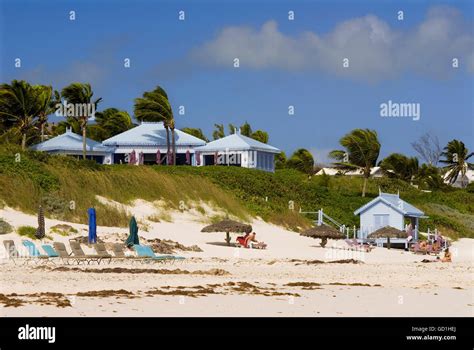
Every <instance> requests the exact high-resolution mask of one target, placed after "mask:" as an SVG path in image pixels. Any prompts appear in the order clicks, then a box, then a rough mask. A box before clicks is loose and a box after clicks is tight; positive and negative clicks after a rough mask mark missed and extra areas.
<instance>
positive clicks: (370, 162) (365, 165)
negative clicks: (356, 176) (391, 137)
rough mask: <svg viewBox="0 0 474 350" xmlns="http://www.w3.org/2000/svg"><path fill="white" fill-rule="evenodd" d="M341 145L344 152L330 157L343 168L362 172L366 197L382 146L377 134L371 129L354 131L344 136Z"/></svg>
mask: <svg viewBox="0 0 474 350" xmlns="http://www.w3.org/2000/svg"><path fill="white" fill-rule="evenodd" d="M339 143H340V144H341V146H342V147H344V150H334V151H332V152H331V153H330V156H331V157H332V158H334V159H336V160H337V163H336V164H337V165H339V166H340V167H341V168H346V169H359V170H361V171H362V175H363V178H364V186H363V187H362V197H365V194H366V190H367V182H368V179H369V177H370V172H371V169H372V167H374V166H375V164H376V163H377V159H378V157H379V153H380V147H381V146H380V142H379V140H378V137H377V132H376V131H375V130H369V129H354V130H352V131H351V132H350V133H348V134H346V135H344V136H343V137H342V138H341V139H340V140H339Z"/></svg>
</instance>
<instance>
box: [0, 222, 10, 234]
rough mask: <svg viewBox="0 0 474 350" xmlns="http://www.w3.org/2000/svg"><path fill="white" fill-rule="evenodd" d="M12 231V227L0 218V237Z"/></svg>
mask: <svg viewBox="0 0 474 350" xmlns="http://www.w3.org/2000/svg"><path fill="white" fill-rule="evenodd" d="M12 231H13V227H12V226H11V225H10V224H9V223H8V222H6V221H5V220H3V219H2V218H0V235H6V234H7V233H10V232H12Z"/></svg>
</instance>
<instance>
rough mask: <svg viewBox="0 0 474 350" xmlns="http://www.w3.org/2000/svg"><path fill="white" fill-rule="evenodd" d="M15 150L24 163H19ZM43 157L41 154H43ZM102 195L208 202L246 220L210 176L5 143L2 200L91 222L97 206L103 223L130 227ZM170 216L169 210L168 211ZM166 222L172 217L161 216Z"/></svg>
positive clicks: (169, 204)
mask: <svg viewBox="0 0 474 350" xmlns="http://www.w3.org/2000/svg"><path fill="white" fill-rule="evenodd" d="M16 154H19V155H20V161H18V162H17V161H16V156H15V155H16ZM39 155H40V156H39ZM97 196H101V197H105V198H107V199H110V200H113V201H116V202H119V203H123V204H129V203H130V202H131V201H133V200H135V199H144V200H147V201H155V200H160V199H162V200H164V201H165V203H166V208H165V209H178V208H179V204H180V201H184V202H185V203H186V205H187V206H190V205H188V204H187V203H188V202H189V203H191V202H197V201H199V200H203V201H205V202H207V203H209V204H211V205H213V206H215V207H216V208H220V209H222V210H225V211H226V212H228V213H229V214H230V215H233V216H236V217H238V218H240V219H242V220H246V219H247V218H248V214H247V211H246V210H245V208H244V207H243V206H242V205H241V204H240V203H239V201H238V200H236V199H235V198H234V197H233V196H229V194H228V193H227V192H226V191H224V190H222V189H221V188H219V187H218V186H216V185H215V184H213V183H212V182H211V181H210V180H208V179H202V178H200V177H199V176H192V177H190V176H187V175H186V174H183V175H178V176H174V175H171V174H166V173H161V172H156V171H155V170H154V169H153V168H152V167H130V166H128V165H123V166H120V165H116V166H101V165H98V164H96V163H94V162H92V161H87V160H77V159H74V158H71V157H64V156H49V155H47V154H45V153H38V152H30V151H27V152H21V149H20V148H19V147H16V148H15V147H13V146H10V147H8V148H5V147H0V200H3V201H4V202H5V204H6V205H8V206H10V207H13V208H18V209H21V210H23V211H25V212H27V213H30V214H33V215H36V213H37V210H38V205H39V204H42V205H43V207H44V210H45V215H46V216H47V217H54V218H57V219H61V220H68V221H71V222H81V223H87V208H89V207H91V206H94V207H95V208H96V210H97V222H98V225H104V226H121V227H127V226H128V222H129V219H130V218H129V216H128V214H127V213H126V211H125V210H124V209H121V208H117V207H114V206H110V205H106V204H104V203H102V202H101V201H100V200H99V199H98V198H97ZM163 216H165V214H163ZM161 220H164V221H166V220H169V218H168V217H161Z"/></svg>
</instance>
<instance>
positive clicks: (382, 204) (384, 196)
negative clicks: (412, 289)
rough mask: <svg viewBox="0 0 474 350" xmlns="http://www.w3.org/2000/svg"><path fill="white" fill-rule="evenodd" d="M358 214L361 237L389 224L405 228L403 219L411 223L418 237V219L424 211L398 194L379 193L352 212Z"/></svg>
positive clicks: (415, 235) (422, 216)
mask: <svg viewBox="0 0 474 350" xmlns="http://www.w3.org/2000/svg"><path fill="white" fill-rule="evenodd" d="M354 215H359V216H360V232H361V234H362V235H363V238H366V237H367V235H369V234H370V233H372V232H374V231H376V230H378V229H379V228H382V227H386V226H391V227H394V228H396V229H399V230H402V231H403V230H405V220H407V221H408V222H409V223H411V226H412V228H413V230H414V232H413V233H414V238H415V239H417V238H418V230H419V219H420V218H425V217H426V216H425V214H424V212H422V211H421V210H419V209H418V208H415V207H414V206H413V205H411V204H410V203H408V202H406V201H404V200H403V199H401V198H400V196H399V195H398V194H390V193H382V192H381V193H380V194H379V196H378V197H377V198H374V199H372V200H371V201H370V202H369V203H367V204H365V205H364V206H362V207H360V208H359V209H357V210H356V211H355V212H354Z"/></svg>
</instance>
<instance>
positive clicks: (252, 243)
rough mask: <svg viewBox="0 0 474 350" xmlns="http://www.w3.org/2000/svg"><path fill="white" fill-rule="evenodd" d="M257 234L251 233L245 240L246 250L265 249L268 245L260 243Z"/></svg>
mask: <svg viewBox="0 0 474 350" xmlns="http://www.w3.org/2000/svg"><path fill="white" fill-rule="evenodd" d="M256 235H257V234H256V233H255V232H252V233H250V234H249V235H248V236H247V238H246V240H245V247H246V248H253V249H265V248H266V247H267V245H266V244H265V243H264V242H259V241H257V239H256Z"/></svg>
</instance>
